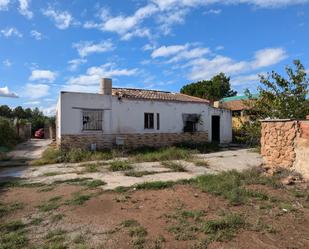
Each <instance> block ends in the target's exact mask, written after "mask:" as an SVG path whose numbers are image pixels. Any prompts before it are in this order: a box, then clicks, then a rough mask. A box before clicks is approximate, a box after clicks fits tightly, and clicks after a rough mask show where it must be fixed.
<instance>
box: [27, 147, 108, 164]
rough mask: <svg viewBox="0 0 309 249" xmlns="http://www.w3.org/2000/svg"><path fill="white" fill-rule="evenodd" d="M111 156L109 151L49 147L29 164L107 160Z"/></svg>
mask: <svg viewBox="0 0 309 249" xmlns="http://www.w3.org/2000/svg"><path fill="white" fill-rule="evenodd" d="M112 157H113V154H112V153H111V152H91V151H86V150H82V149H71V150H69V151H61V150H60V149H57V148H54V147H50V148H48V149H46V150H45V151H44V152H43V154H42V158H40V159H38V160H34V161H32V163H31V165H33V166H38V165H45V164H54V163H78V162H86V161H97V160H108V159H111V158H112Z"/></svg>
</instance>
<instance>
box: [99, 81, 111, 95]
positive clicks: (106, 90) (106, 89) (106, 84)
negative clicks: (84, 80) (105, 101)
mask: <svg viewBox="0 0 309 249" xmlns="http://www.w3.org/2000/svg"><path fill="white" fill-rule="evenodd" d="M99 93H100V94H103V95H112V79H107V78H103V79H101V82H100V91H99Z"/></svg>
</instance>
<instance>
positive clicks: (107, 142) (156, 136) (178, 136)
mask: <svg viewBox="0 0 309 249" xmlns="http://www.w3.org/2000/svg"><path fill="white" fill-rule="evenodd" d="M116 137H120V138H122V139H123V140H124V147H126V148H139V147H143V146H148V147H162V146H168V145H173V144H177V143H182V142H195V143H201V142H208V132H194V133H145V134H102V133H101V134H79V135H62V137H61V139H60V140H59V141H58V145H59V147H60V148H61V149H64V150H68V149H71V148H81V149H90V147H91V144H96V147H97V149H98V150H103V149H111V148H113V147H115V146H116Z"/></svg>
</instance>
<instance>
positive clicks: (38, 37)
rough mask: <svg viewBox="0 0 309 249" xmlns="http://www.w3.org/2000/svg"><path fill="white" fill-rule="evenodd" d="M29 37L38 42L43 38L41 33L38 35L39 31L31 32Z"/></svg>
mask: <svg viewBox="0 0 309 249" xmlns="http://www.w3.org/2000/svg"><path fill="white" fill-rule="evenodd" d="M30 35H31V37H33V38H34V39H36V40H38V41H39V40H42V38H43V35H42V33H40V32H39V31H36V30H31V32H30Z"/></svg>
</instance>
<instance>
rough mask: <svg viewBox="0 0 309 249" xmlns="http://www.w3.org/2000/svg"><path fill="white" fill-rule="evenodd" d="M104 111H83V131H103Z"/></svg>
mask: <svg viewBox="0 0 309 249" xmlns="http://www.w3.org/2000/svg"><path fill="white" fill-rule="evenodd" d="M102 113H103V112H102V111H83V131H101V130H102Z"/></svg>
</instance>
